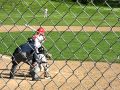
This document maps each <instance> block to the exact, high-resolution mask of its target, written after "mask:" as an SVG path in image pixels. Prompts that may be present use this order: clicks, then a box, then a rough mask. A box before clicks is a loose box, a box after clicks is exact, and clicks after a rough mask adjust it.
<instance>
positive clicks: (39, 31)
mask: <svg viewBox="0 0 120 90" xmlns="http://www.w3.org/2000/svg"><path fill="white" fill-rule="evenodd" d="M37 33H38V34H42V35H44V33H45V30H44V28H42V27H40V28H39V29H38V30H37Z"/></svg>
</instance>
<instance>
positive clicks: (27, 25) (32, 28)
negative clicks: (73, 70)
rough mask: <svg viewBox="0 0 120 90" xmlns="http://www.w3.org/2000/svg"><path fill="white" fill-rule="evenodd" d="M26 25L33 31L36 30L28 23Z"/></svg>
mask: <svg viewBox="0 0 120 90" xmlns="http://www.w3.org/2000/svg"><path fill="white" fill-rule="evenodd" d="M25 26H26V27H28V28H30V29H31V30H32V31H36V29H34V28H33V27H32V26H29V25H28V24H25Z"/></svg>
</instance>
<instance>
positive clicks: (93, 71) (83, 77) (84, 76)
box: [0, 57, 120, 90]
mask: <svg viewBox="0 0 120 90" xmlns="http://www.w3.org/2000/svg"><path fill="white" fill-rule="evenodd" d="M10 62H11V59H9V58H4V57H3V58H1V59H0V73H1V78H0V90H9V89H10V90H57V89H60V90H72V89H74V90H88V89H91V90H119V89H120V64H116V63H115V64H108V63H103V62H99V63H94V62H83V63H82V62H79V61H68V62H65V61H54V63H53V61H51V60H49V64H50V68H49V73H50V75H51V77H52V79H44V78H43V75H42V73H43V72H40V73H39V75H40V76H41V78H42V79H41V80H39V81H37V82H35V81H31V77H29V76H28V69H29V66H28V65H27V64H23V63H21V64H20V65H19V67H18V68H20V69H18V70H17V73H16V76H15V79H9V72H10V68H11V63H10Z"/></svg>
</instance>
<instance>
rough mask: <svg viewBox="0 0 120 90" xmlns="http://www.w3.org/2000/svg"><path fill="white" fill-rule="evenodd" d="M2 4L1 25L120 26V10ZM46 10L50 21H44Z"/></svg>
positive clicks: (8, 0)
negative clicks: (44, 10) (119, 20)
mask: <svg viewBox="0 0 120 90" xmlns="http://www.w3.org/2000/svg"><path fill="white" fill-rule="evenodd" d="M20 1H21V0H0V4H1V6H3V8H1V10H0V19H1V24H7V25H8V24H12V25H13V24H17V25H24V24H26V23H29V24H30V25H58V26H59V25H62V26H63V25H64V26H66V25H76V26H78V25H90V26H91V25H92V26H109V25H110V26H120V22H118V18H119V17H120V8H113V9H110V8H109V7H102V6H101V7H97V6H96V7H95V6H92V5H89V6H84V5H79V4H78V3H68V2H54V1H51V0H38V2H36V1H35V0H24V1H22V2H20ZM45 7H47V8H48V10H49V12H48V13H49V17H48V18H43V11H42V9H44V8H45Z"/></svg>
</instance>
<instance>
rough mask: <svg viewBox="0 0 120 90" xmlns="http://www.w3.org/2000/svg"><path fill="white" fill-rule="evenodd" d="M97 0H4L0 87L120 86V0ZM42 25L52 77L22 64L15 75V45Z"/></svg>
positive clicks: (97, 89) (104, 89)
mask: <svg viewBox="0 0 120 90" xmlns="http://www.w3.org/2000/svg"><path fill="white" fill-rule="evenodd" d="M95 1H97V0H73V2H72V0H68V1H67V0H61V1H60V0H17V1H15V0H0V23H1V25H0V53H1V54H0V90H119V89H120V64H119V63H120V32H119V31H120V8H119V5H120V2H119V0H101V1H100V2H99V3H100V4H99V3H98V4H96V3H95ZM98 1H99V0H98ZM110 1H111V2H112V4H114V3H115V6H112V4H111V3H110ZM82 3H83V4H82ZM28 25H29V28H28ZM41 26H42V27H43V28H44V29H45V30H46V34H45V36H46V39H47V40H46V41H45V43H44V46H45V47H46V49H47V52H49V53H50V54H51V55H52V56H51V60H49V59H48V64H49V66H48V69H49V74H50V76H51V78H49V79H45V78H44V72H43V71H42V70H41V71H40V72H39V76H40V79H39V80H37V81H32V79H31V76H30V75H29V67H30V66H29V65H27V64H26V63H20V64H19V65H18V67H17V71H16V73H15V78H14V79H10V78H9V74H10V70H11V67H12V60H11V56H12V55H13V52H14V50H15V48H16V47H19V46H20V45H21V44H23V43H25V42H26V41H27V39H28V38H29V37H31V36H32V35H33V34H35V30H37V29H38V28H39V27H41Z"/></svg>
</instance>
